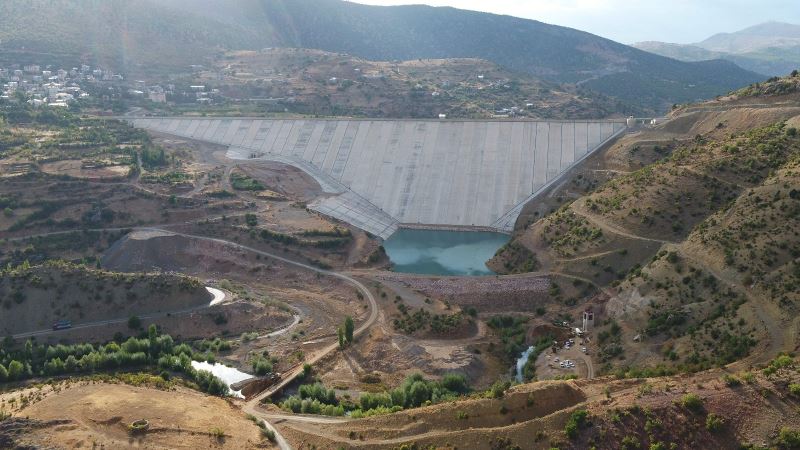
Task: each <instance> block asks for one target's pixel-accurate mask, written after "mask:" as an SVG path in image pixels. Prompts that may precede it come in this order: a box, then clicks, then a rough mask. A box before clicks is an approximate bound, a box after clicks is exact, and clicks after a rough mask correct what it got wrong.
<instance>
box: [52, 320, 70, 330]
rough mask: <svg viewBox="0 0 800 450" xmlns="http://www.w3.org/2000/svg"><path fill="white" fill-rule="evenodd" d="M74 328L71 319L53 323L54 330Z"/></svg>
mask: <svg viewBox="0 0 800 450" xmlns="http://www.w3.org/2000/svg"><path fill="white" fill-rule="evenodd" d="M70 328H72V322H71V321H69V320H59V321H58V322H54V323H53V331H58V330H68V329H70Z"/></svg>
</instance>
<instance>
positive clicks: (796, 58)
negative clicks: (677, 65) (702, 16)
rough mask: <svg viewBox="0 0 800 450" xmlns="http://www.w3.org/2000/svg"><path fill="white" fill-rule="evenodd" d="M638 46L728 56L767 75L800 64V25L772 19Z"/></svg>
mask: <svg viewBox="0 0 800 450" xmlns="http://www.w3.org/2000/svg"><path fill="white" fill-rule="evenodd" d="M634 47H636V48H639V49H641V50H645V51H648V52H651V53H655V54H658V55H662V56H666V57H668V58H675V59H678V60H681V61H706V60H711V59H724V60H727V61H731V62H733V63H735V64H736V65H738V66H740V67H742V68H744V69H746V70H750V71H753V72H756V73H760V74H763V75H766V76H782V75H786V74H788V73H790V72H791V71H792V70H795V69H797V68H798V67H800V26H799V25H792V24H788V23H779V22H768V23H764V24H760V25H756V26H753V27H750V28H747V29H744V30H741V31H737V32H734V33H720V34H716V35H714V36H711V37H709V38H708V39H706V40H704V41H702V42H698V43H695V44H687V45H683V44H670V43H666V42H654V41H649V42H639V43H637V44H634Z"/></svg>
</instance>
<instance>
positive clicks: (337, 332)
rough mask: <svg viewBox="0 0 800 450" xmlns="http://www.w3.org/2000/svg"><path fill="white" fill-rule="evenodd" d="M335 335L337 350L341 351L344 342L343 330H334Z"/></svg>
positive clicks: (340, 328)
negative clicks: (337, 339) (337, 338)
mask: <svg viewBox="0 0 800 450" xmlns="http://www.w3.org/2000/svg"><path fill="white" fill-rule="evenodd" d="M336 334H337V336H339V348H341V349H343V348H344V345H345V342H344V330H342V327H339V328H337V329H336Z"/></svg>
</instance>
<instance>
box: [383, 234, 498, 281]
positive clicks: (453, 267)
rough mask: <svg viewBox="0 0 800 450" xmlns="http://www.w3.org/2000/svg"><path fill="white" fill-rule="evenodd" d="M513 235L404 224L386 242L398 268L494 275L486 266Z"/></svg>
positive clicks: (419, 272) (420, 271)
mask: <svg viewBox="0 0 800 450" xmlns="http://www.w3.org/2000/svg"><path fill="white" fill-rule="evenodd" d="M509 239H510V237H509V236H508V235H505V234H501V233H489V232H478V231H440V230H412V229H406V228H401V229H400V230H398V231H397V232H396V233H395V234H393V235H392V236H391V237H390V238H389V239H388V240H387V241H386V242H384V244H383V246H384V248H385V249H386V253H387V254H388V255H389V259H391V260H392V263H394V269H393V270H394V271H395V272H402V273H416V274H423V275H469V276H478V275H493V274H494V272H492V271H491V270H489V268H488V267H486V261H488V260H489V259H491V258H492V257H493V256H494V254H495V253H496V252H497V250H498V249H499V248H500V247H502V246H503V245H505V244H506V243H507V242H508V240H509Z"/></svg>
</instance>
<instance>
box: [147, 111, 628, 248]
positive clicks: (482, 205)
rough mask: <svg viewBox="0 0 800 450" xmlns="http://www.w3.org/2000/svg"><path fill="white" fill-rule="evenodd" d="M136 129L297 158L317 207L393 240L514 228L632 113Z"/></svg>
mask: <svg viewBox="0 0 800 450" xmlns="http://www.w3.org/2000/svg"><path fill="white" fill-rule="evenodd" d="M132 122H133V124H134V125H135V126H136V127H140V128H144V129H148V130H152V131H158V132H162V133H167V134H172V135H175V136H180V137H185V138H190V139H196V140H201V141H207V142H213V143H217V144H222V145H226V146H228V147H229V151H228V157H230V158H234V159H242V160H247V159H262V160H271V161H279V162H283V163H286V164H291V165H294V166H297V167H298V168H300V169H302V170H304V171H306V172H307V173H309V174H310V175H311V176H313V177H314V178H315V179H316V180H317V181H318V182H319V183H320V185H321V186H322V187H323V189H324V190H325V191H326V192H327V193H329V194H335V195H328V196H325V197H324V198H320V199H318V200H317V201H315V202H314V203H312V204H311V205H309V207H310V208H312V209H314V210H316V211H319V212H321V213H324V214H326V215H329V216H332V217H335V218H337V219H340V220H343V221H345V222H348V223H351V224H353V225H355V226H357V227H360V228H362V229H364V230H366V231H368V232H370V233H372V234H374V235H377V236H381V237H383V238H387V237H388V236H390V235H391V234H392V233H393V232H394V231H396V230H397V228H398V226H399V225H402V224H408V225H430V226H434V227H437V226H438V227H447V226H464V227H476V228H484V229H495V230H498V231H503V232H510V231H512V230H513V228H514V223H515V222H516V220H517V217H518V216H519V214H520V212H521V210H522V206H523V205H524V204H525V203H527V201H529V200H530V199H532V198H533V197H535V195H536V194H537V193H539V192H541V191H542V190H543V189H544V188H546V187H547V186H548V185H549V184H550V183H553V182H555V181H556V180H557V179H558V178H559V177H560V176H561V175H562V174H564V173H565V172H566V171H567V170H568V169H569V168H570V167H572V166H573V165H574V164H575V163H576V162H578V161H580V160H581V159H582V158H584V157H585V156H587V155H588V154H590V153H591V152H593V151H594V150H596V149H598V148H599V147H601V146H602V145H603V144H604V143H605V142H607V141H609V140H610V139H612V138H613V137H615V136H617V135H618V134H620V133H622V132H623V131H624V130H625V123H624V122H623V121H594V122H593V121H574V122H540V121H472V120H441V121H435V120H349V119H345V120H320V119H314V120H272V119H239V118H236V119H233V118H197V119H194V118H135V119H132Z"/></svg>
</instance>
